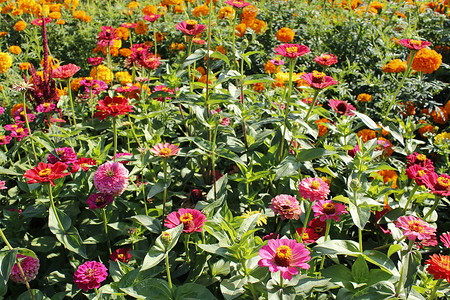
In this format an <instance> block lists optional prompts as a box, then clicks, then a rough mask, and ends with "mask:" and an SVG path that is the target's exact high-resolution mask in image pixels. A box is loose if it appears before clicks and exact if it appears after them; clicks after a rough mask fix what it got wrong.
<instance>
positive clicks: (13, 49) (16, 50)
mask: <svg viewBox="0 0 450 300" xmlns="http://www.w3.org/2000/svg"><path fill="white" fill-rule="evenodd" d="M9 52H11V53H12V54H16V55H18V54H20V53H22V49H21V48H20V47H19V46H10V47H9Z"/></svg>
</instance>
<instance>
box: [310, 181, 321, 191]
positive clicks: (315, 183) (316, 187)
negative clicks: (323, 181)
mask: <svg viewBox="0 0 450 300" xmlns="http://www.w3.org/2000/svg"><path fill="white" fill-rule="evenodd" d="M311 187H312V188H313V189H315V190H317V189H319V188H320V182H318V181H317V180H313V181H312V182H311Z"/></svg>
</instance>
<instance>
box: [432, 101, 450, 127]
mask: <svg viewBox="0 0 450 300" xmlns="http://www.w3.org/2000/svg"><path fill="white" fill-rule="evenodd" d="M431 117H432V118H433V121H434V122H435V123H438V124H441V125H444V124H445V123H447V122H448V113H447V111H446V110H445V108H444V107H442V106H441V107H439V109H433V110H432V111H431Z"/></svg>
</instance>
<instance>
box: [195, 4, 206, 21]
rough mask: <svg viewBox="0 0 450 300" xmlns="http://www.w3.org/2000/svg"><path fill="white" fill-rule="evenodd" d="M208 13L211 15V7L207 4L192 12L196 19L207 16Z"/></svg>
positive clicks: (197, 7)
mask: <svg viewBox="0 0 450 300" xmlns="http://www.w3.org/2000/svg"><path fill="white" fill-rule="evenodd" d="M208 13H209V7H208V5H206V4H203V5H199V6H196V7H195V8H194V9H193V10H192V14H193V15H194V17H197V18H198V17H200V16H206V15H207V14H208Z"/></svg>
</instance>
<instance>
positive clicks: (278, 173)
mask: <svg viewBox="0 0 450 300" xmlns="http://www.w3.org/2000/svg"><path fill="white" fill-rule="evenodd" d="M299 167H300V163H298V162H296V161H295V160H294V158H293V157H291V156H288V157H286V159H284V160H283V161H282V162H281V163H280V164H279V165H278V166H277V167H276V169H275V178H274V180H275V181H276V180H279V179H280V178H283V177H289V176H291V175H293V174H297V173H298V169H299Z"/></svg>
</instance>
